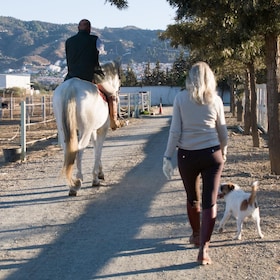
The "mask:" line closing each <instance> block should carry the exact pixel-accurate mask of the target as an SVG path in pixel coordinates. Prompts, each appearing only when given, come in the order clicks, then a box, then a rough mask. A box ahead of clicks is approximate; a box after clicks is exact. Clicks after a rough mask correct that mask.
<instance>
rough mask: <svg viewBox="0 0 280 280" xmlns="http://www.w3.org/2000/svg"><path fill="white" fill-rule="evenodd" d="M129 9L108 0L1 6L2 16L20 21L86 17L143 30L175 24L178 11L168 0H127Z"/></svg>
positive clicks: (36, 0)
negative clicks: (111, 3)
mask: <svg viewBox="0 0 280 280" xmlns="http://www.w3.org/2000/svg"><path fill="white" fill-rule="evenodd" d="M128 2H129V8H127V9H126V10H118V9H117V8H116V7H115V6H111V5H110V4H109V3H106V4H105V0H80V1H72V0H45V1H40V0H25V1H22V0H8V1H5V4H2V5H1V9H0V15H1V16H11V17H15V18H17V19H20V20H26V21H30V20H40V21H45V22H50V23H59V24H63V23H78V22H79V21H80V19H82V18H87V19H89V20H90V21H91V23H92V26H93V27H96V28H104V27H124V26H128V25H133V26H136V27H139V28H142V29H166V26H167V25H168V24H173V23H174V20H173V19H174V16H175V10H174V9H172V7H171V6H170V5H169V4H168V3H167V1H166V0H128Z"/></svg>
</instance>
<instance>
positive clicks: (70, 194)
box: [69, 190, 77, 196]
mask: <svg viewBox="0 0 280 280" xmlns="http://www.w3.org/2000/svg"><path fill="white" fill-rule="evenodd" d="M69 196H77V192H76V191H73V190H70V191H69Z"/></svg>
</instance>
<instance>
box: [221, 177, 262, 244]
mask: <svg viewBox="0 0 280 280" xmlns="http://www.w3.org/2000/svg"><path fill="white" fill-rule="evenodd" d="M257 188H258V181H255V182H254V183H253V184H252V191H251V193H246V192H244V191H243V190H242V189H241V188H240V187H239V186H238V185H236V184H233V183H224V184H221V186H220V191H219V197H220V198H221V197H224V199H225V201H226V206H225V212H224V216H223V218H222V220H221V221H220V225H219V228H218V231H219V232H223V230H224V226H225V223H226V221H227V220H228V219H229V218H230V216H231V215H232V216H234V217H235V218H236V221H237V235H236V237H235V239H238V240H240V239H241V230H242V225H243V222H244V219H245V218H246V217H248V216H252V218H253V219H254V220H255V222H256V224H257V230H258V234H259V236H260V238H263V234H262V232H261V227H260V209H259V207H258V203H257V199H256V195H257Z"/></svg>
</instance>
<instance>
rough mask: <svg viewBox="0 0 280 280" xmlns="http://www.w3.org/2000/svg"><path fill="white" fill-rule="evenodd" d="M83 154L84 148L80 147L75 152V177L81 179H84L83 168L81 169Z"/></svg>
mask: <svg viewBox="0 0 280 280" xmlns="http://www.w3.org/2000/svg"><path fill="white" fill-rule="evenodd" d="M83 154H84V149H80V150H79V151H78V153H77V174H76V176H77V179H81V181H83V180H84V178H83V177H84V176H83V169H82V161H83Z"/></svg>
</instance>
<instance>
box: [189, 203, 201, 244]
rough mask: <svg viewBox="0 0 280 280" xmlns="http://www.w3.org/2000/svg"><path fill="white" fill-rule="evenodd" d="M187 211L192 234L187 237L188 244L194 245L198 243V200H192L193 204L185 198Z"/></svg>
mask: <svg viewBox="0 0 280 280" xmlns="http://www.w3.org/2000/svg"><path fill="white" fill-rule="evenodd" d="M187 213H188V217H189V222H190V225H191V228H192V235H191V236H190V238H189V242H190V244H194V246H195V247H199V245H200V205H199V202H198V201H194V203H193V205H191V203H190V202H189V201H188V200H187Z"/></svg>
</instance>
